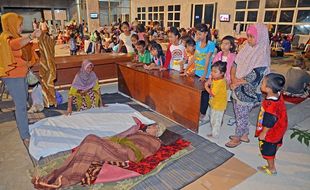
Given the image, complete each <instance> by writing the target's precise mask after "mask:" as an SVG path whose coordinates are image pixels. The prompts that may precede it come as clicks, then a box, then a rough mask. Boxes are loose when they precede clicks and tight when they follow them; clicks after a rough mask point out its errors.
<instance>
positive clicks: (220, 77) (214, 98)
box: [205, 61, 227, 138]
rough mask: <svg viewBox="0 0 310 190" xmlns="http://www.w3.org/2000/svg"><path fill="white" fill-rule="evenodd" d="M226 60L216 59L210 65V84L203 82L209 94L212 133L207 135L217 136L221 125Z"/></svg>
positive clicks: (225, 92) (225, 100)
mask: <svg viewBox="0 0 310 190" xmlns="http://www.w3.org/2000/svg"><path fill="white" fill-rule="evenodd" d="M226 64H227V63H226V62H222V61H217V62H215V63H213V65H212V66H211V70H212V71H211V76H212V80H211V85H210V86H209V84H208V83H205V89H206V91H207V92H208V93H209V94H210V96H211V98H210V101H209V104H210V108H211V118H210V119H211V127H212V133H211V134H210V135H208V136H209V137H214V138H218V136H219V133H220V128H221V126H222V121H223V115H224V111H225V110H226V107H227V87H226V80H225V73H226Z"/></svg>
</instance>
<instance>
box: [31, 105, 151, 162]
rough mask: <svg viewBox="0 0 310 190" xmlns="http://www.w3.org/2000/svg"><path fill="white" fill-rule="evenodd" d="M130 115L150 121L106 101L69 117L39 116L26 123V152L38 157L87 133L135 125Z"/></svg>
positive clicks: (105, 132) (102, 133)
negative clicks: (106, 104)
mask: <svg viewBox="0 0 310 190" xmlns="http://www.w3.org/2000/svg"><path fill="white" fill-rule="evenodd" d="M133 117H137V118H139V119H140V120H141V121H142V123H144V124H147V125H149V124H152V123H154V121H152V120H150V119H148V118H146V117H144V116H143V115H142V114H140V113H139V112H137V111H136V110H134V109H132V108H131V107H130V106H128V105H125V104H110V105H108V107H104V108H95V109H91V110H87V111H83V112H76V113H73V114H72V115H71V116H69V117H68V116H56V117H50V118H46V119H43V120H41V121H38V122H37V123H35V124H33V125H30V126H29V129H30V135H31V139H30V146H29V152H30V154H31V155H32V156H33V157H34V158H35V159H36V160H39V159H40V158H41V157H46V156H49V155H52V154H55V153H58V152H61V151H65V150H70V149H73V148H75V147H76V146H78V145H79V144H80V143H81V142H82V140H83V139H84V138H85V137H86V136H87V135H89V134H95V135H98V136H101V137H107V136H114V135H116V134H119V133H121V132H123V131H125V130H128V129H129V128H130V127H131V126H133V125H135V121H134V120H133Z"/></svg>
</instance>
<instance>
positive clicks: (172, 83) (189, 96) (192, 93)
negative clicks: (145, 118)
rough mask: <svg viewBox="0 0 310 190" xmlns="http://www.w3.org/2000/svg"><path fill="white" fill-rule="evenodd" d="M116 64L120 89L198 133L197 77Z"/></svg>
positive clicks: (199, 93) (198, 102)
mask: <svg viewBox="0 0 310 190" xmlns="http://www.w3.org/2000/svg"><path fill="white" fill-rule="evenodd" d="M127 64H130V63H118V88H119V91H120V92H122V93H124V94H126V95H128V96H131V97H132V98H134V99H136V100H138V101H140V102H142V103H144V104H146V105H148V106H150V107H151V108H152V109H153V110H155V111H157V112H159V113H161V114H163V115H165V116H166V117H168V118H170V119H172V120H174V121H176V122H178V123H180V124H182V125H183V126H184V127H186V128H189V129H191V130H193V131H195V132H198V127H199V116H200V111H199V110H200V98H201V91H202V89H203V86H202V83H201V82H199V81H198V78H197V77H182V76H180V75H179V72H177V71H173V70H170V71H164V72H160V71H146V70H144V69H143V68H142V67H135V68H132V67H128V66H127Z"/></svg>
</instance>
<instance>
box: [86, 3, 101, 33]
mask: <svg viewBox="0 0 310 190" xmlns="http://www.w3.org/2000/svg"><path fill="white" fill-rule="evenodd" d="M91 13H96V14H98V17H97V18H93V19H92V18H90V14H91ZM86 14H87V16H86V18H87V19H86V20H87V24H88V31H89V32H94V31H95V30H96V29H98V28H99V1H98V0H86Z"/></svg>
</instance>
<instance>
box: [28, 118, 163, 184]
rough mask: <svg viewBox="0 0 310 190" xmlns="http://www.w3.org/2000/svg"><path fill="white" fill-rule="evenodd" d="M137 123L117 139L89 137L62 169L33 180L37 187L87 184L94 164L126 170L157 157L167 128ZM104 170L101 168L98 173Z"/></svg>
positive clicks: (116, 137) (115, 137)
mask: <svg viewBox="0 0 310 190" xmlns="http://www.w3.org/2000/svg"><path fill="white" fill-rule="evenodd" d="M134 120H135V121H136V123H137V124H136V125H134V126H132V127H131V128H130V129H128V130H127V131H125V132H123V133H121V134H119V135H116V136H114V137H108V138H101V137H98V136H96V135H88V136H87V137H85V139H84V140H83V141H82V142H81V144H80V145H79V146H78V147H77V148H76V149H75V150H74V152H73V153H72V154H71V155H70V156H69V157H68V158H67V159H66V160H65V161H64V163H63V164H62V166H61V167H60V168H59V169H56V170H54V171H53V172H51V173H50V174H48V175H46V176H44V177H40V178H39V177H35V178H34V179H33V181H32V182H33V184H34V186H35V188H37V189H58V188H60V187H61V188H66V187H69V186H71V185H75V184H78V183H82V184H83V181H84V180H85V174H86V173H87V172H88V171H89V169H90V168H91V167H93V164H94V163H97V164H99V165H100V163H104V162H107V163H115V164H116V165H119V166H122V167H124V168H126V165H128V161H132V162H136V163H137V162H140V161H141V160H142V159H143V158H146V157H149V156H151V155H154V154H155V153H156V152H157V151H158V150H159V148H160V146H161V140H160V139H159V137H160V136H161V135H162V134H163V133H164V132H165V130H166V127H165V126H163V125H157V124H154V125H150V126H148V127H145V126H144V125H143V124H142V123H141V121H139V120H138V119H137V118H134ZM100 169H101V168H98V171H100ZM86 177H87V175H86ZM94 177H96V176H94Z"/></svg>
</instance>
